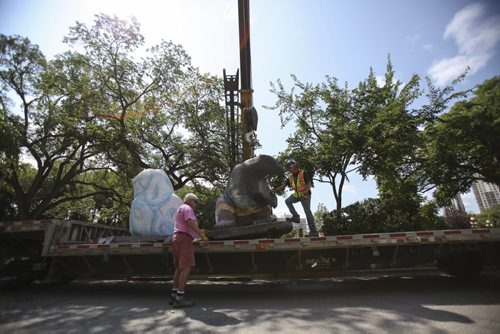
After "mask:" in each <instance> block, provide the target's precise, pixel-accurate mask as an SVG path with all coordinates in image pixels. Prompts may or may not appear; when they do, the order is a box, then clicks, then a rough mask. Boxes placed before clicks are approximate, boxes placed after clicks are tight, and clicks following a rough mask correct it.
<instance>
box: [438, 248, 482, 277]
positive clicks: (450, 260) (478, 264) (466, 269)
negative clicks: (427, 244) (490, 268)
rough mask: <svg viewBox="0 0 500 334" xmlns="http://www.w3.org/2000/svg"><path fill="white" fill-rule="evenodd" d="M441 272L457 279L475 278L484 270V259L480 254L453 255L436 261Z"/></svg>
mask: <svg viewBox="0 0 500 334" xmlns="http://www.w3.org/2000/svg"><path fill="white" fill-rule="evenodd" d="M435 264H436V266H437V267H438V269H439V270H442V271H444V272H445V273H447V274H450V275H452V276H456V277H463V278H473V277H477V276H479V274H481V272H482V271H483V269H484V259H483V257H482V256H481V255H480V254H479V253H475V252H467V253H460V254H451V255H449V256H446V257H442V258H439V259H437V260H436V261H435Z"/></svg>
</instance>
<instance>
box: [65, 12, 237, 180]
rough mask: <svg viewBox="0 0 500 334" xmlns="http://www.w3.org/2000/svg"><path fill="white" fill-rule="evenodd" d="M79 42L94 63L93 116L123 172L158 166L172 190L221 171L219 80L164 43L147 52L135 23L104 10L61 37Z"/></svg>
mask: <svg viewBox="0 0 500 334" xmlns="http://www.w3.org/2000/svg"><path fill="white" fill-rule="evenodd" d="M65 41H66V42H68V43H70V44H71V45H81V46H83V48H84V50H85V54H84V56H85V58H86V59H87V64H88V66H90V67H91V68H93V72H92V78H91V79H92V91H93V94H94V95H95V96H98V100H99V102H100V104H101V105H100V106H99V109H96V110H94V114H95V115H96V116H98V117H100V118H101V120H102V122H103V123H105V124H106V126H107V129H108V131H109V136H108V137H107V141H106V143H105V146H106V148H107V150H106V152H107V157H108V159H110V160H111V161H113V162H114V163H115V164H116V165H117V167H119V168H120V170H122V171H124V172H125V173H126V175H127V176H128V177H129V178H132V177H133V176H135V175H136V174H137V173H138V172H140V171H141V170H142V169H144V168H162V169H164V170H165V171H166V173H167V175H168V176H169V177H170V179H171V180H172V183H173V185H174V188H175V189H180V188H181V187H183V186H185V185H186V184H189V183H196V182H209V183H218V182H219V180H220V179H222V180H223V179H224V178H225V177H226V175H227V171H228V168H227V163H228V162H227V158H226V157H227V154H226V152H227V149H228V148H227V143H226V141H225V139H224V138H225V135H226V134H225V119H224V108H223V107H222V106H221V104H220V102H221V101H222V99H223V95H222V94H223V89H222V81H221V80H220V79H219V78H215V77H212V76H209V75H202V74H200V73H199V71H198V70H197V69H196V68H194V67H193V66H192V65H191V60H190V58H189V56H188V55H187V54H186V52H185V51H184V49H183V48H182V47H181V46H179V45H175V44H173V43H172V42H167V41H162V42H161V43H160V44H159V45H157V46H154V47H151V48H149V49H147V50H146V53H145V54H146V55H145V56H144V57H142V58H139V57H137V54H138V53H140V52H141V51H142V49H141V47H142V46H143V45H144V38H143V36H142V35H141V34H140V26H139V24H138V23H137V22H136V21H135V20H132V21H131V22H127V21H123V20H120V19H118V18H116V17H110V16H107V15H104V14H100V15H97V16H96V20H95V24H94V26H93V27H90V28H89V27H87V26H86V25H85V24H83V23H77V25H76V26H74V27H72V28H71V29H70V34H69V36H68V37H67V38H66V39H65Z"/></svg>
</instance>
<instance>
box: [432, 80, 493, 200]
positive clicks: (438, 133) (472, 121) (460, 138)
mask: <svg viewBox="0 0 500 334" xmlns="http://www.w3.org/2000/svg"><path fill="white" fill-rule="evenodd" d="M424 135H425V140H426V142H427V145H426V146H425V147H424V155H423V156H424V158H425V162H426V164H425V167H426V173H427V175H428V177H429V179H430V180H429V183H432V184H434V185H436V186H437V188H438V192H437V196H438V199H439V200H440V202H441V203H446V201H448V200H449V199H450V198H452V197H453V196H455V194H457V193H459V192H466V191H468V190H469V189H470V187H471V185H472V183H473V182H474V181H475V180H483V181H486V182H491V183H495V184H500V77H499V76H496V77H494V78H492V79H489V80H486V81H485V82H484V83H482V84H480V85H478V86H477V87H476V89H475V90H474V96H473V97H472V98H471V99H469V100H464V101H460V102H458V103H456V104H455V105H454V106H453V107H452V108H451V109H450V111H449V112H447V113H444V114H442V115H441V116H440V117H439V118H438V119H437V121H436V122H435V123H433V124H432V125H431V126H428V127H427V128H426V129H425V133H424Z"/></svg>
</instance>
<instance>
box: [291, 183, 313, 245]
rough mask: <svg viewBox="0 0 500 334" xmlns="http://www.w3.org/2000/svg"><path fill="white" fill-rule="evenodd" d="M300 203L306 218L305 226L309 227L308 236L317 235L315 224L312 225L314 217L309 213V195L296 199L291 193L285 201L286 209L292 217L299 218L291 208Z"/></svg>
mask: <svg viewBox="0 0 500 334" xmlns="http://www.w3.org/2000/svg"><path fill="white" fill-rule="evenodd" d="M297 202H300V203H301V204H302V208H303V209H304V213H305V214H306V218H307V225H308V226H309V234H310V235H316V236H317V235H318V229H317V228H316V224H315V223H314V216H313V214H312V212H311V195H309V196H308V197H307V198H298V197H295V196H294V195H293V193H292V194H291V195H290V196H288V198H287V199H286V200H285V203H286V206H287V207H288V210H290V213H291V214H292V216H294V217H300V216H299V214H298V213H297V211H296V210H295V208H294V207H293V204H294V203H297Z"/></svg>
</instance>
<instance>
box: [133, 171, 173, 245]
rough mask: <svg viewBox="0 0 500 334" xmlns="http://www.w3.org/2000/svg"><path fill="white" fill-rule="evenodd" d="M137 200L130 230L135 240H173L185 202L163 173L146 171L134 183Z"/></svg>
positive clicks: (135, 198) (134, 201)
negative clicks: (143, 238)
mask: <svg viewBox="0 0 500 334" xmlns="http://www.w3.org/2000/svg"><path fill="white" fill-rule="evenodd" d="M132 185H133V188H134V200H133V201H132V207H131V208H130V217H129V228H130V233H131V234H132V235H134V236H163V237H167V236H171V235H173V233H174V226H175V213H176V211H177V209H178V208H179V207H180V206H181V204H182V200H181V199H180V198H179V196H177V195H176V194H175V193H174V187H173V186H172V182H170V179H169V178H168V176H167V174H166V173H165V172H164V171H163V170H161V169H145V170H143V171H142V172H140V173H139V174H137V176H136V177H134V178H133V179H132Z"/></svg>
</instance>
